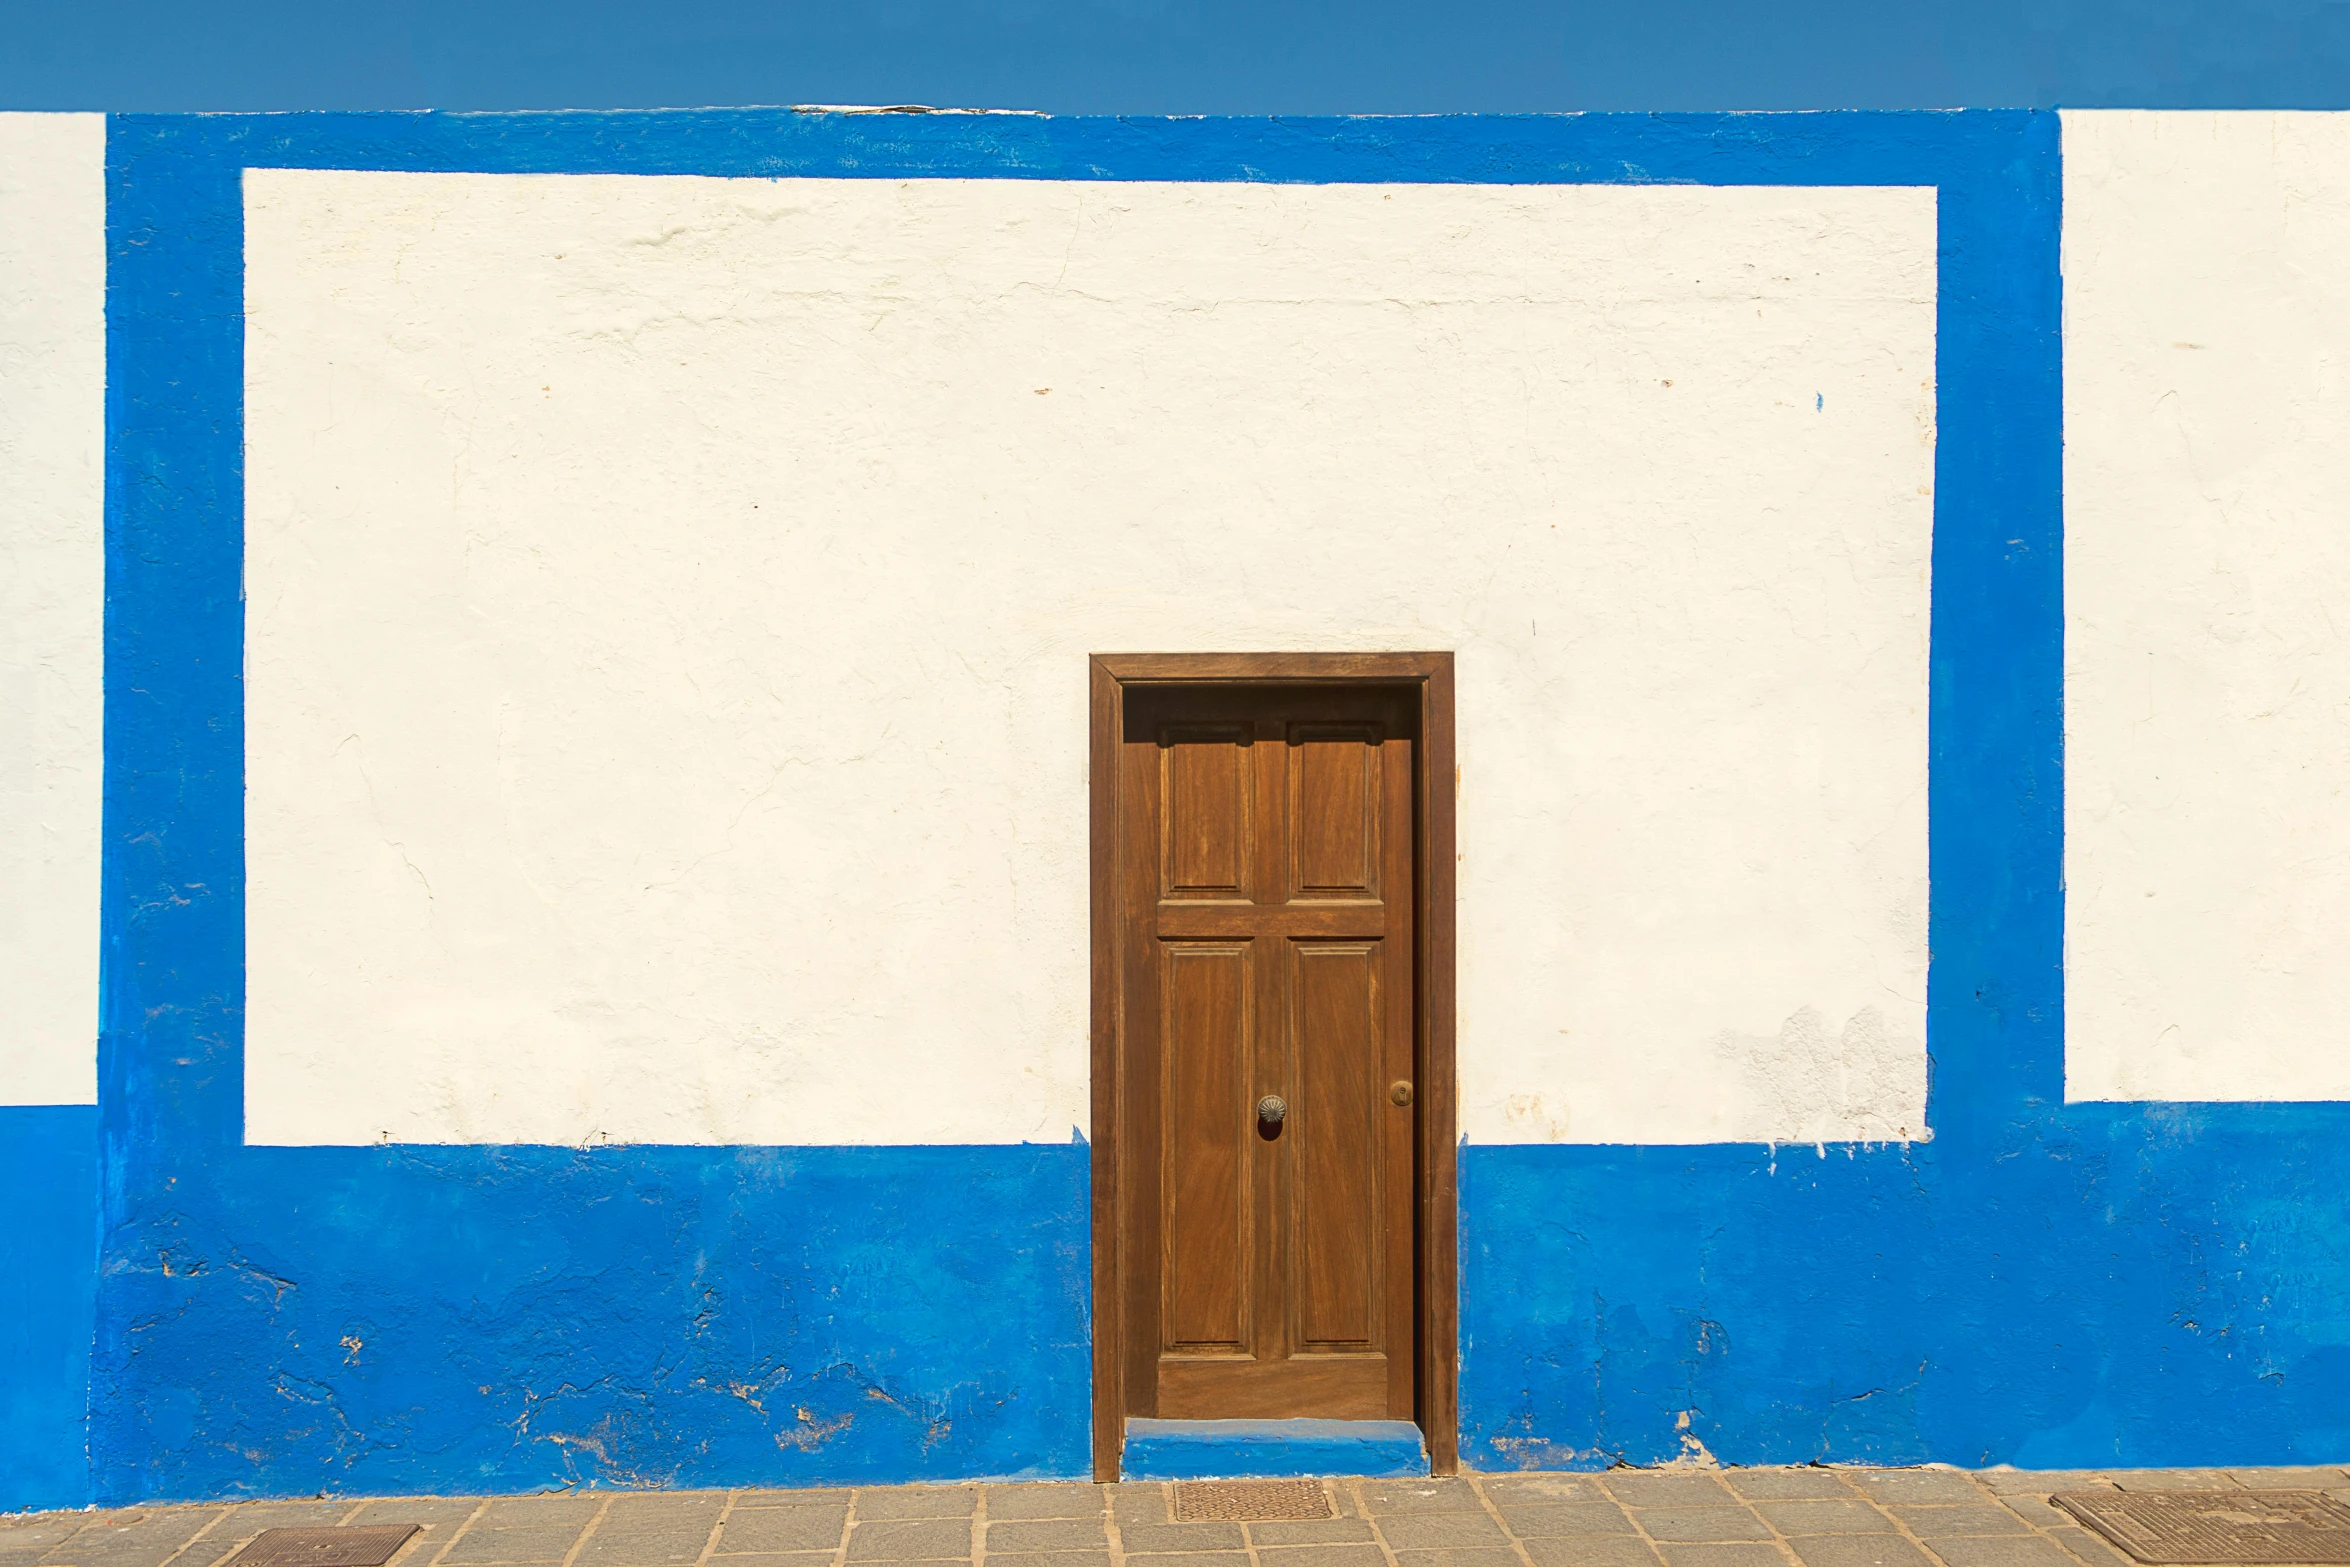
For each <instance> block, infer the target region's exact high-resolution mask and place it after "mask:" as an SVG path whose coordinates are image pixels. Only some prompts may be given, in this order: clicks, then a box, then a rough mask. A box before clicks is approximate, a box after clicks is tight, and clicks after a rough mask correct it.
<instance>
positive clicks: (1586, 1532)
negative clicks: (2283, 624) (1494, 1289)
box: [0, 1466, 2350, 1567]
mask: <svg viewBox="0 0 2350 1567" xmlns="http://www.w3.org/2000/svg"><path fill="white" fill-rule="evenodd" d="M1325 1485H1326V1487H1327V1489H1328V1491H1329V1494H1330V1500H1331V1510H1332V1512H1333V1513H1334V1514H1335V1515H1336V1516H1334V1517H1332V1518H1328V1519H1322V1520H1315V1521H1303V1522H1289V1523H1250V1524H1240V1523H1178V1522H1176V1521H1175V1516H1174V1509H1173V1507H1172V1491H1171V1488H1170V1487H1168V1486H1164V1485H1157V1484H1144V1483H1137V1482H1129V1483H1126V1484H1122V1485H1111V1486H1097V1485H1085V1484H1074V1483H1069V1482H1049V1483H1038V1484H984V1485H979V1484H974V1485H922V1486H866V1487H855V1488H852V1487H846V1486H841V1487H829V1488H811V1489H807V1490H786V1491H759V1490H743V1491H650V1492H611V1491H591V1492H572V1493H555V1494H544V1495H535V1496H498V1497H429V1496H418V1497H349V1498H332V1499H323V1500H322V1499H309V1500H284V1501H254V1502H244V1503H237V1504H228V1505H216V1506H159V1507H142V1508H128V1509H121V1510H116V1511H109V1512H88V1513H33V1514H21V1515H16V1516H11V1517H0V1567H226V1564H227V1563H228V1562H229V1561H230V1560H231V1559H232V1558H233V1557H234V1556H235V1555H236V1553H237V1552H238V1551H240V1550H242V1549H243V1548H244V1546H245V1545H246V1543H247V1542H249V1541H250V1540H251V1539H252V1538H253V1537H254V1536H255V1535H257V1534H259V1533H260V1532H261V1531H262V1530H264V1529H273V1528H285V1527H290V1526H300V1525H319V1524H361V1523H367V1524H387V1523H415V1524H418V1525H421V1526H422V1528H421V1532H420V1533H418V1534H417V1535H416V1536H415V1537H414V1538H413V1539H411V1540H410V1541H409V1543H408V1544H407V1546H406V1547H404V1548H403V1549H402V1551H401V1553H400V1554H399V1555H398V1556H397V1557H395V1558H393V1560H392V1563H391V1564H390V1567H896V1564H901V1563H902V1564H908V1567H913V1564H935V1567H2136V1564H2135V1563H2133V1562H2131V1560H2130V1559H2129V1558H2128V1557H2127V1556H2124V1555H2123V1554H2122V1553H2120V1552H2118V1551H2116V1550H2114V1549H2113V1548H2112V1547H2111V1546H2110V1545H2108V1544H2106V1542H2105V1541H2104V1540H2103V1539H2101V1538H2099V1537H2098V1536H2096V1535H2095V1534H2092V1533H2090V1532H2089V1531H2088V1530H2085V1529H2083V1528H2081V1527H2080V1526H2079V1525H2078V1523H2077V1522H2076V1521H2075V1520H2074V1519H2072V1518H2071V1517H2069V1516H2067V1515H2066V1514H2064V1513H2062V1512H2060V1511H2058V1510H2057V1509H2056V1508H2054V1507H2052V1506H2050V1505H2049V1502H2048V1498H2049V1497H2050V1496H2051V1495H2054V1494H2055V1493H2057V1492H2060V1491H2081V1490H2098V1489H2120V1490H2132V1491H2136V1490H2150V1489H2172V1488H2178V1489H2209V1490H2228V1489H2239V1488H2240V1489H2246V1490H2279V1489H2296V1490H2321V1491H2328V1492H2332V1493H2333V1494H2335V1495H2337V1496H2339V1497H2341V1498H2343V1499H2344V1500H2346V1501H2350V1470H2345V1469H2343V1468H2336V1467H2331V1466H2318V1467H2306V1468H2298V1469H2228V1470H2220V1469H2194V1470H2149V1469H2133V1470H2108V1471H2094V1472H2088V1471H2081V1472H2049V1471H2039V1472H2032V1471H2018V1470H1994V1471H1987V1472H1967V1471H1961V1470H1955V1469H1845V1468H1799V1469H1728V1470H1718V1471H1707V1470H1693V1469H1672V1470H1653V1469H1652V1470H1639V1469H1618V1470H1612V1471H1608V1472H1606V1473H1601V1474H1573V1475H1568V1474H1506V1475H1503V1474H1494V1475H1463V1476H1460V1477H1458V1478H1445V1479H1430V1480H1351V1479H1337V1480H1330V1481H1327V1482H1325Z"/></svg>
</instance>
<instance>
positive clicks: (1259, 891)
mask: <svg viewBox="0 0 2350 1567" xmlns="http://www.w3.org/2000/svg"><path fill="white" fill-rule="evenodd" d="M1414 713H1415V702H1414V698H1413V694H1412V693H1409V692H1399V691H1393V690H1384V689H1379V688H1368V689H1365V688H1351V689H1350V688H1322V687H1296V686H1291V687H1283V686H1220V687H1219V686H1193V687H1161V688H1156V689H1151V688H1144V689H1138V690H1135V691H1133V692H1132V693H1131V694H1130V695H1129V696H1128V697H1127V699H1126V721H1125V724H1124V726H1123V729H1124V732H1123V736H1122V739H1121V743H1120V745H1119V773H1118V789H1119V794H1120V806H1119V811H1118V821H1119V840H1120V841H1119V843H1118V848H1117V852H1118V855H1119V857H1120V864H1119V877H1118V879H1119V883H1120V886H1121V888H1122V890H1123V904H1124V907H1123V910H1122V915H1121V936H1122V941H1121V959H1120V960H1121V962H1122V963H1123V965H1124V967H1125V974H1124V984H1123V986H1122V987H1121V990H1122V994H1123V1010H1122V1016H1121V1020H1120V1025H1119V1031H1120V1039H1121V1041H1122V1048H1123V1050H1124V1052H1125V1057H1124V1062H1123V1066H1124V1070H1123V1071H1122V1073H1121V1077H1122V1080H1123V1081H1124V1083H1125V1085H1126V1090H1125V1103H1124V1106H1123V1114H1122V1118H1121V1119H1122V1127H1121V1141H1122V1148H1123V1150H1124V1151H1123V1153H1122V1155H1121V1161H1120V1162H1121V1167H1122V1168H1123V1169H1124V1170H1125V1171H1126V1172H1127V1177H1126V1180H1125V1182H1124V1184H1125V1188H1126V1189H1125V1192H1124V1194H1123V1201H1122V1205H1121V1206H1122V1211H1121V1222H1120V1235H1119V1246H1120V1252H1121V1256H1122V1258H1123V1259H1124V1263H1125V1280H1126V1291H1127V1298H1126V1311H1127V1324H1128V1327H1127V1339H1126V1346H1127V1355H1128V1363H1127V1367H1126V1375H1125V1377H1124V1378H1123V1381H1124V1384H1125V1391H1126V1399H1125V1404H1126V1413H1128V1414H1134V1415H1156V1416H1159V1417H1161V1418H1166V1419H1242V1418H1277V1417H1290V1416H1320V1417H1325V1418H1333V1419H1405V1420H1408V1419H1410V1418H1412V1415H1413V1323H1414V1320H1415V1300H1414V1289H1413V1285H1414V1226H1413V1215H1414V1213H1415V1211H1416V1204H1415V1203H1414V1201H1413V1192H1414V1187H1413V1179H1412V1150H1413V1143H1414V1130H1415V1126H1416V1121H1415V1113H1416V1112H1415V1109H1414V1099H1415V1088H1416V1085H1415V1084H1414V1082H1413V1032H1414V1016H1415V1014H1414V998H1413V974H1414V967H1415V965H1414V952H1413V932H1412V919H1413V908H1414V899H1413V889H1412V865H1413V853H1412V824H1413V810H1412V788H1413V777H1414V767H1413V757H1412V748H1413V716H1414ZM1268 1100H1275V1101H1279V1104H1278V1105H1274V1104H1267V1103H1265V1101H1268ZM1260 1107H1261V1108H1262V1109H1263V1110H1264V1112H1265V1113H1264V1114H1263V1115H1260V1113H1259V1112H1260Z"/></svg>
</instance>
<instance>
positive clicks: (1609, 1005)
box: [246, 170, 1935, 1143]
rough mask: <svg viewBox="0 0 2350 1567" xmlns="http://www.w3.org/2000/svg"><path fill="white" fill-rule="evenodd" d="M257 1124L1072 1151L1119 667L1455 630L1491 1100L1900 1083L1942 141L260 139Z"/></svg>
mask: <svg viewBox="0 0 2350 1567" xmlns="http://www.w3.org/2000/svg"><path fill="white" fill-rule="evenodd" d="M246 221H247V308H248V311H249V317H248V337H247V362H246V374H247V402H246V415H247V438H248V467H247V473H248V500H247V528H248V534H247V572H248V591H249V603H248V611H247V616H248V618H247V643H248V658H249V667H250V674H249V684H248V690H247V744H248V783H249V795H248V834H249V836H248V851H247V852H248V872H249V878H250V880H249V891H248V897H249V904H248V909H249V913H248V922H249V957H248V963H249V986H250V990H249V996H248V1011H247V1020H248V1021H247V1029H248V1032H247V1040H246V1070H247V1135H248V1137H249V1138H250V1139H251V1140H252V1141H255V1142H264V1143H306V1142H325V1143H351V1142H362V1141H372V1140H377V1139H383V1138H389V1139H393V1140H399V1141H422V1142H435V1141H460V1142H463V1141H478V1142H507V1141H511V1142H567V1143H568V1142H581V1141H592V1140H596V1139H600V1138H611V1139H617V1140H630V1141H667V1142H696V1143H736V1142H742V1143H829V1142H903V1143H918V1142H997V1141H1010V1140H1020V1139H1050V1140H1065V1139H1066V1138H1068V1137H1069V1136H1070V1135H1071V1129H1072V1127H1079V1126H1082V1125H1083V1124H1084V1123H1085V1120H1086V1100H1087V1083H1086V1072H1087V1048H1088V1046H1087V1029H1088V1003H1087V984H1088V977H1087V924H1086V922H1087V909H1088V897H1087V832H1086V809H1087V805H1086V788H1085V773H1084V769H1085V757H1086V728H1085V726H1086V684H1085V681H1086V666H1085V658H1086V655H1087V654H1088V653H1092V652H1115V651H1147V650H1219V649H1223V650H1231V649H1289V650H1315V649H1322V650H1341V649H1400V648H1449V649H1453V650H1455V651H1457V653H1458V655H1459V678H1460V697H1459V702H1460V709H1459V741H1460V754H1461V758H1462V766H1463V773H1462V778H1461V783H1460V788H1461V794H1460V802H1459V805H1460V846H1461V853H1462V860H1461V866H1460V905H1459V919H1460V937H1461V940H1460V953H1461V956H1460V965H1461V966H1460V996H1461V1002H1460V1030H1461V1033H1460V1038H1461V1076H1462V1089H1463V1104H1464V1110H1463V1127H1464V1130H1465V1132H1466V1133H1467V1135H1468V1136H1470V1137H1471V1138H1473V1139H1476V1140H1479V1141H1523V1140H1541V1139H1549V1140H1561V1139H1565V1140H1574V1141H1585V1142H1603V1141H1604V1142H1694V1141H1713V1140H1743V1139H1752V1140H1764V1139H1772V1138H1777V1139H1804V1140H1810V1139H1814V1138H1845V1137H1865V1138H1894V1137H1900V1136H1912V1135H1917V1134H1918V1133H1919V1131H1920V1130H1921V1128H1922V1117H1923V1102H1924V1093H1925V1041H1924V1019H1925V969H1926V947H1925V940H1926V934H1925V933H1926V817H1925V811H1926V782H1925V774H1926V694H1927V679H1926V663H1927V625H1928V618H1929V617H1928V599H1929V584H1928V566H1929V559H1930V547H1931V517H1932V504H1933V503H1932V496H1931V486H1932V476H1933V439H1934V401H1933V375H1934V290H1935V271H1934V269H1935V198H1934V193H1933V192H1932V191H1931V190H1911V189H1753V188H1747V189H1697V188H1691V187H1462V186H1441V187H1434V186H1252V185H1229V184H1219V185H1172V184H1166V185H1154V184H1108V183H1059V182H1042V181H1024V180H1005V181H953V180H918V181H905V182H895V181H879V180H873V181H859V180H846V181H828V180H780V181H761V180H733V179H695V178H669V177H663V178H645V177H603V176H515V175H442V174H400V173H332V172H303V171H270V170H255V171H251V172H250V173H248V175H247V177H246Z"/></svg>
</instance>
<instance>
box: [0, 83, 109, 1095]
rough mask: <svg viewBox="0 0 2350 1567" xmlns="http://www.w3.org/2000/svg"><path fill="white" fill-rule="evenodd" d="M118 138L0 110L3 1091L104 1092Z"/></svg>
mask: <svg viewBox="0 0 2350 1567" xmlns="http://www.w3.org/2000/svg"><path fill="white" fill-rule="evenodd" d="M105 149H106V122H105V120H104V118H103V117H101V116H99V115H95V114H0V998H5V999H4V1000H0V1105H86V1104H89V1103H90V1102H91V1101H92V1100H93V1099H94V1098H95V1097H96V1095H97V1072H96V1066H95V1061H96V1054H97V1045H96V1041H97V1032H98V832H99V829H98V807H99V790H100V783H101V777H100V752H99V742H100V725H101V712H100V707H101V701H102V698H101V695H100V693H101V689H102V666H101V649H102V638H103V630H102V626H103V617H104V608H105V570H106V556H105V548H104V539H103V527H104V520H105V512H104V491H103V476H104V471H105V470H104V464H103V452H104V445H105V430H106V405H105V385H106V381H105V375H106V319H105V302H106V166H105Z"/></svg>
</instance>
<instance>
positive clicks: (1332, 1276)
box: [1288, 942, 1392, 1350]
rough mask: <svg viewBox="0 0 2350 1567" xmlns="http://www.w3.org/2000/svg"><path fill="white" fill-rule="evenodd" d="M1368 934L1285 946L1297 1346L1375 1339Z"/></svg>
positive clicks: (1379, 1215) (1358, 1345)
mask: <svg viewBox="0 0 2350 1567" xmlns="http://www.w3.org/2000/svg"><path fill="white" fill-rule="evenodd" d="M1383 956H1384V954H1383V953H1382V952H1381V951H1380V947H1379V944H1378V943H1376V942H1372V943H1351V942H1350V943H1301V944H1299V945H1298V946H1296V947H1295V948H1294V949H1293V950H1292V957H1291V961H1292V962H1293V963H1294V964H1295V965H1296V972H1295V977H1294V980H1293V983H1292V985H1291V987H1290V988H1291V994H1292V997H1293V1004H1292V1007H1291V1013H1290V1016H1291V1040H1292V1047H1293V1049H1294V1050H1295V1052H1296V1057H1297V1086H1298V1093H1297V1109H1296V1111H1295V1117H1296V1119H1295V1124H1293V1125H1292V1126H1291V1127H1290V1128H1289V1131H1288V1135H1289V1136H1291V1137H1292V1138H1294V1139H1296V1142H1295V1145H1294V1146H1293V1147H1292V1149H1291V1157H1292V1159H1293V1160H1294V1162H1295V1167H1296V1170H1297V1177H1298V1178H1297V1179H1296V1180H1294V1181H1292V1182H1291V1183H1290V1203H1289V1209H1290V1245H1291V1248H1292V1251H1293V1259H1292V1261H1293V1268H1294V1277H1295V1279H1296V1290H1295V1293H1294V1297H1293V1298H1294V1299H1295V1301H1296V1305H1297V1331H1296V1336H1295V1342H1296V1343H1297V1345H1298V1347H1299V1348H1300V1349H1301V1350H1331V1349H1338V1350H1367V1349H1370V1348H1373V1347H1374V1346H1375V1345H1376V1344H1377V1343H1378V1339H1379V1331H1378V1318H1379V1306H1380V1301H1379V1294H1380V1287H1381V1284H1382V1283H1383V1281H1382V1279H1381V1278H1380V1270H1379V1261H1380V1252H1381V1250H1382V1242H1383V1240H1384V1238H1385V1237H1384V1229H1385V1226H1384V1224H1383V1222H1382V1221H1383V1219H1384V1212H1383V1210H1382V1207H1381V1202H1380V1199H1381V1197H1382V1195H1383V1194H1382V1193H1381V1191H1380V1189H1379V1186H1380V1176H1381V1175H1382V1173H1383V1171H1382V1170H1381V1163H1382V1161H1381V1158H1380V1148H1379V1128H1380V1122H1381V1121H1382V1120H1383V1119H1384V1117H1383V1116H1382V1115H1381V1113H1380V1112H1381V1111H1382V1109H1385V1108H1392V1107H1390V1106H1387V1105H1385V1103H1384V1100H1383V1098H1382V1095H1381V1094H1380V1084H1379V1077H1380V1068H1381V1066H1382V1065H1383V1064H1384V1062H1383V1057H1384V1055H1385V1051H1384V1049H1383V1048H1382V1045H1383V1041H1382V1039H1381V1037H1380V1036H1381V1033H1382V1031H1383V1026H1384V1023H1385V1019H1384V1017H1382V1016H1381V1009H1380V997H1379V977H1380V976H1379V970H1380V968H1381V967H1382V962H1381V959H1382V957H1383Z"/></svg>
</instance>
